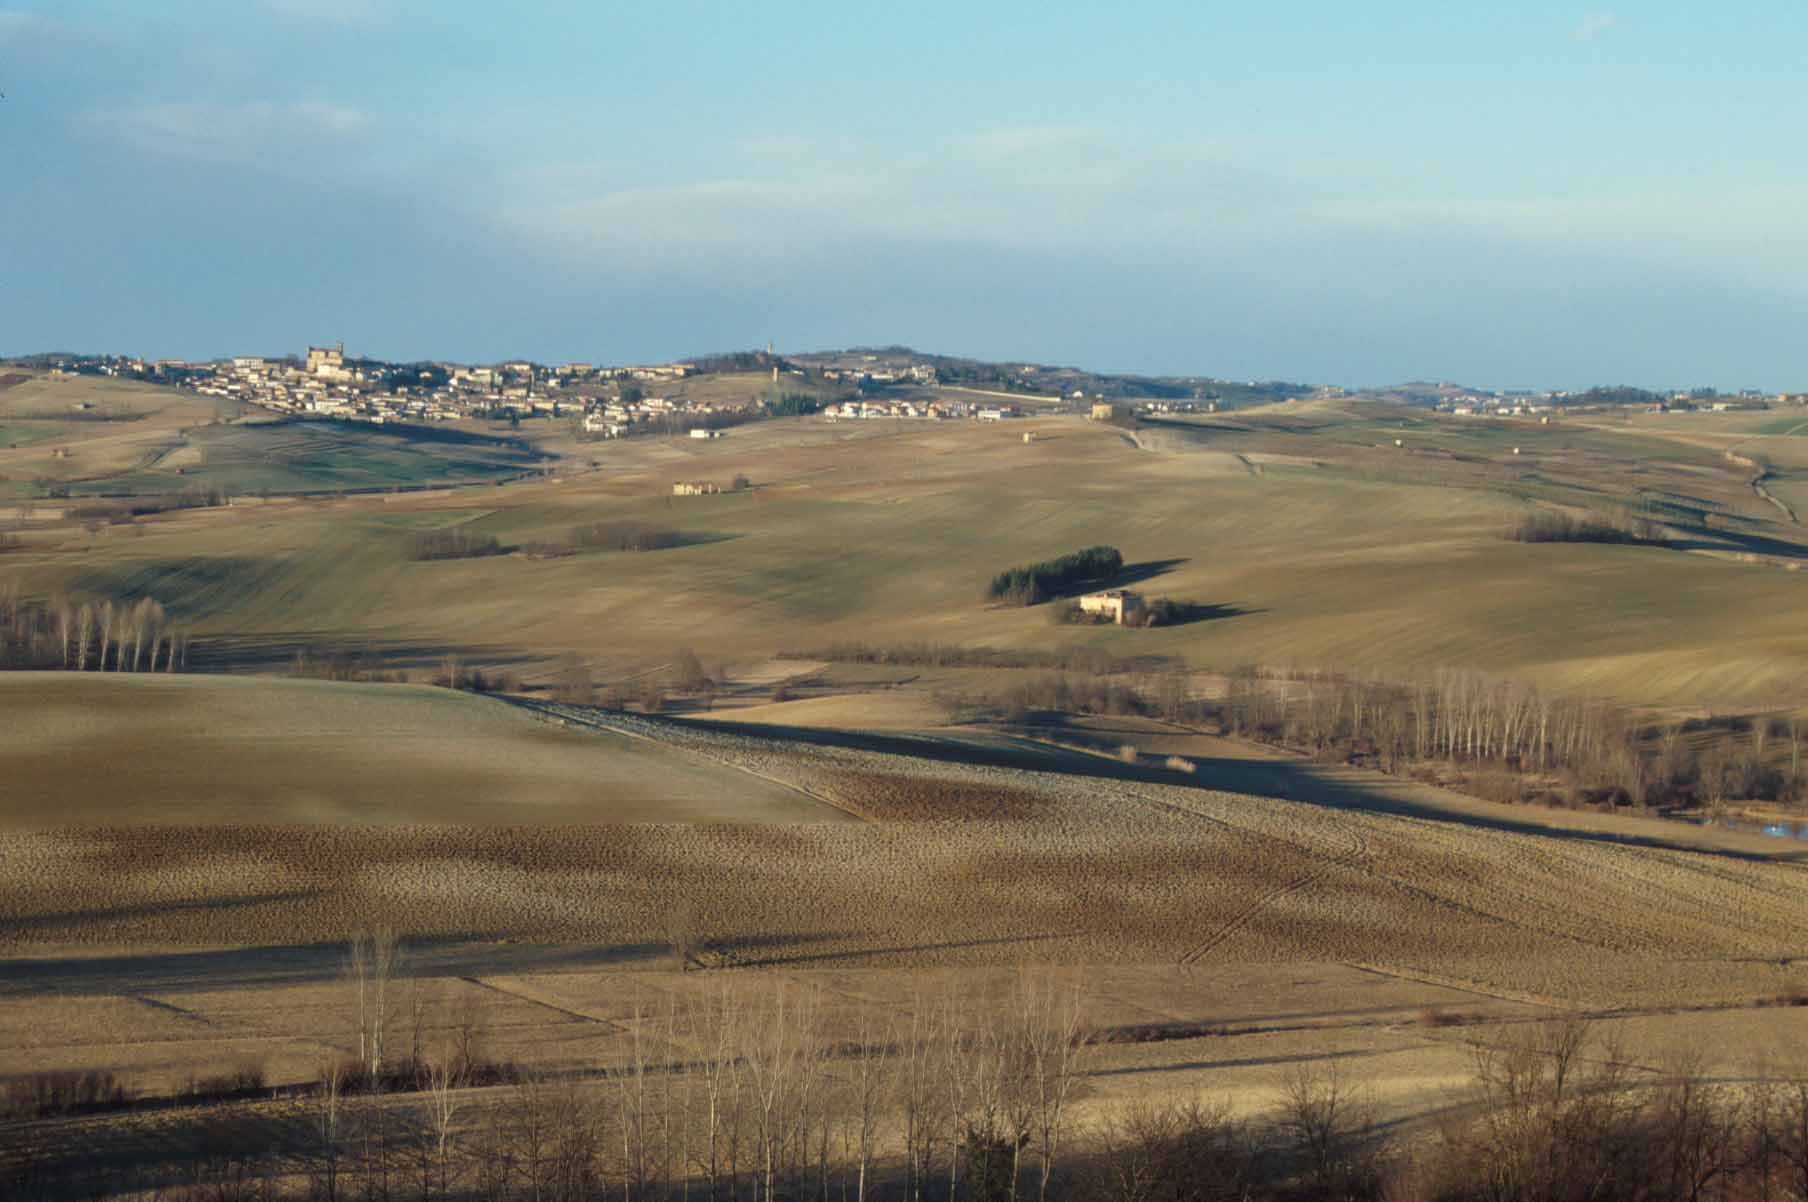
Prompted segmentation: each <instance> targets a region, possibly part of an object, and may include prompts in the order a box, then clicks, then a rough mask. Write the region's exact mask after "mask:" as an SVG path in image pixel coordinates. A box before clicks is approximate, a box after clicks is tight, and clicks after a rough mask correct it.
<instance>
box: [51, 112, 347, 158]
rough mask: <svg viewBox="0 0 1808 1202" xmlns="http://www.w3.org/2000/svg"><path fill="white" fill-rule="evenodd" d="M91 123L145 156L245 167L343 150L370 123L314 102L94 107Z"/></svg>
mask: <svg viewBox="0 0 1808 1202" xmlns="http://www.w3.org/2000/svg"><path fill="white" fill-rule="evenodd" d="M87 123H88V125H89V127H90V128H92V129H95V130H97V131H99V132H100V133H102V134H104V135H106V136H108V137H111V138H114V139H116V140H118V141H120V142H122V143H124V144H125V145H127V146H129V147H131V148H132V149H134V150H136V151H138V152H140V153H142V154H147V155H152V156H156V157H159V158H171V159H188V160H196V161H202V162H212V163H222V164H233V165H242V166H250V165H256V164H262V165H278V164H280V163H282V162H284V161H285V160H288V161H293V160H294V159H296V158H298V157H299V156H301V155H304V154H306V153H307V152H310V151H319V150H328V149H333V150H344V149H346V148H348V147H351V146H353V145H356V144H357V143H358V142H360V141H361V140H362V139H363V138H364V136H365V135H366V134H367V133H368V132H369V129H370V125H371V122H370V118H369V117H368V116H367V115H365V114H364V113H363V112H362V111H361V110H359V109H355V108H349V107H347V106H345V105H338V104H331V103H327V102H324V101H313V100H309V101H300V102H296V103H289V104H275V103H271V102H269V101H254V102H251V103H248V104H237V105H230V104H198V103H189V102H172V103H160V104H143V105H137V106H134V107H128V108H112V109H97V110H94V111H93V112H91V113H89V114H88V118H87Z"/></svg>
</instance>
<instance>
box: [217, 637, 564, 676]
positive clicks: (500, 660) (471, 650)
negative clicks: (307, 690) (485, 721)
mask: <svg viewBox="0 0 1808 1202" xmlns="http://www.w3.org/2000/svg"><path fill="white" fill-rule="evenodd" d="M449 655H453V656H457V657H458V659H459V661H460V662H461V663H463V664H464V665H465V666H466V667H474V668H482V669H485V670H488V669H491V668H515V667H521V666H523V665H527V664H532V663H536V662H538V661H539V658H540V657H537V656H535V655H532V654H530V653H528V652H526V651H521V650H519V649H515V648H502V647H476V646H471V645H468V644H460V643H442V642H432V641H428V640H423V639H373V638H368V637H365V636H363V635H354V634H335V633H333V632H332V631H293V632H287V631H283V632H273V633H270V634H230V635H218V636H209V637H207V638H206V639H196V640H195V643H194V647H193V649H192V651H191V652H190V655H189V663H188V667H189V670H190V671H193V672H254V673H260V674H269V675H278V676H280V675H285V674H287V673H288V672H289V670H290V669H292V668H293V667H294V665H295V662H296V658H297V656H304V657H305V658H306V659H307V660H309V661H310V662H314V663H320V664H326V663H332V662H342V663H345V664H348V665H352V666H354V667H356V668H359V669H363V670H368V671H372V672H420V671H426V670H430V669H431V670H437V669H438V668H440V666H441V665H442V664H443V663H444V662H445V659H446V657H447V656H449Z"/></svg>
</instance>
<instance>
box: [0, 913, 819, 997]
mask: <svg viewBox="0 0 1808 1202" xmlns="http://www.w3.org/2000/svg"><path fill="white" fill-rule="evenodd" d="M161 908H162V909H165V910H167V909H168V907H167V906H165V907H161ZM96 913H98V912H96ZM850 937H851V936H850V934H849V933H848V932H843V931H817V932H802V933H796V934H780V935H750V936H737V937H735V938H734V939H733V940H732V946H733V947H734V948H735V949H737V951H751V952H753V953H755V954H756V955H764V956H765V957H767V959H753V960H748V961H742V960H741V959H739V957H737V961H736V962H737V963H742V962H746V963H767V962H771V963H786V962H788V961H787V960H785V959H784V957H783V956H782V955H781V954H780V953H782V952H783V950H784V949H786V948H793V947H807V946H809V945H811V944H818V943H826V942H832V941H834V940H840V939H847V938H850ZM402 946H403V951H404V952H405V953H406V957H407V960H406V963H407V968H408V974H409V975H410V976H414V977H477V976H490V975H517V974H525V973H536V972H573V971H577V972H581V971H584V970H587V969H602V968H613V967H620V966H622V965H632V964H649V963H659V962H663V961H665V960H668V959H670V958H671V956H672V947H671V944H669V943H667V942H665V941H663V940H642V941H635V942H627V943H596V944H582V943H571V942H563V943H544V944H542V943H522V942H520V941H519V932H502V931H497V932H491V933H484V934H474V935H471V936H468V937H464V938H459V939H422V940H413V939H409V938H407V937H406V935H405V934H404V935H403V937H402ZM713 946H723V947H726V946H729V943H728V942H727V941H725V942H724V943H723V944H721V945H713ZM822 958H824V959H831V958H833V957H826V956H825V957H822ZM345 960H346V944H345V942H344V941H342V940H333V941H330V942H318V943H295V944H275V945H265V946H257V947H239V948H207V949H197V950H194V951H172V952H145V953H125V954H116V955H98V956H79V957H71V956H55V957H30V956H15V957H10V958H6V959H0V999H8V1000H16V999H23V998H32V997H47V996H66V997H80V996H100V995H118V994H121V993H158V992H183V993H189V992H194V991H197V990H208V989H248V988H266V987H272V986H284V985H322V984H330V983H332V982H334V981H337V980H340V979H341V978H342V977H343V975H344V971H345Z"/></svg>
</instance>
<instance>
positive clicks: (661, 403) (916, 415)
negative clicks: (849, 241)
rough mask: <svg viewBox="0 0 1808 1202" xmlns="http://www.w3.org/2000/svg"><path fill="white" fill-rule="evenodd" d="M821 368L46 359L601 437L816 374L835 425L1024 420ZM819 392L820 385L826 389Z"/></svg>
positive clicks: (284, 399)
mask: <svg viewBox="0 0 1808 1202" xmlns="http://www.w3.org/2000/svg"><path fill="white" fill-rule="evenodd" d="M870 358H872V359H873V360H874V364H873V365H870V366H869V365H862V364H859V363H853V364H846V363H840V364H833V365H830V364H822V365H813V366H812V367H811V369H810V370H809V371H807V372H806V371H805V370H804V369H801V368H799V367H796V366H793V365H789V364H786V365H783V366H781V365H780V363H779V362H778V361H774V362H772V363H771V364H770V366H768V367H766V368H765V370H767V371H769V372H770V387H769V388H767V389H764V390H763V391H764V392H765V393H766V395H765V396H763V397H762V396H759V395H749V396H743V397H739V398H734V399H729V400H717V401H706V400H698V399H694V398H689V397H685V396H665V395H660V393H661V392H662V391H663V390H664V389H665V388H666V387H668V386H670V385H673V384H676V383H678V382H681V381H684V380H686V379H689V378H691V377H694V376H697V375H699V374H700V371H701V369H700V368H699V367H698V366H697V365H696V364H693V363H663V364H655V365H649V366H629V367H596V366H593V365H592V364H588V363H566V364H562V365H559V366H556V367H547V366H544V365H541V364H537V363H530V362H527V361H515V362H508V363H501V364H497V365H494V366H486V367H465V366H458V365H453V364H440V363H434V364H426V365H419V364H416V365H406V366H398V365H393V364H389V363H384V362H381V361H376V360H352V359H348V358H347V357H346V355H345V349H344V346H343V345H342V344H340V345H334V346H330V347H309V348H308V352H307V356H306V358H304V359H266V358H262V357H258V356H238V357H235V358H232V359H226V360H220V361H215V362H204V363H195V362H187V361H183V360H173V359H163V360H155V361H149V360H142V359H133V358H117V357H100V356H95V357H89V356H65V355H57V356H47V357H46V359H47V365H48V366H49V367H50V369H51V372H52V374H64V375H77V374H82V375H105V376H111V377H115V378H125V379H140V380H147V381H153V382H157V383H163V384H170V385H174V386H176V387H180V388H185V389H188V390H190V391H193V392H196V393H200V394H201V395H204V396H215V397H220V398H222V399H226V400H233V401H239V402H243V403H245V404H250V405H257V406H260V407H262V408H265V409H269V410H272V411H274V412H277V413H283V414H289V415H292V416H296V417H313V418H331V419H336V420H341V421H356V422H369V423H373V424H377V425H382V424H385V423H392V422H406V423H416V424H421V423H429V422H451V421H459V420H464V419H471V418H481V419H488V420H492V421H495V420H511V419H512V420H516V421H519V420H522V419H528V418H554V419H566V420H570V421H573V422H574V423H576V425H577V428H578V429H579V430H581V431H582V432H583V433H584V434H586V435H589V436H591V437H595V438H604V439H607V438H622V437H627V436H629V435H631V434H636V433H643V432H645V433H654V432H657V433H677V432H685V431H688V432H689V433H690V434H691V435H692V436H693V437H697V438H708V437H712V436H714V435H716V434H717V433H719V427H720V426H724V425H732V424H735V422H736V421H739V420H745V419H746V418H747V417H749V416H753V415H758V414H759V413H760V412H761V411H763V410H764V409H765V407H766V406H767V404H768V403H769V402H771V401H772V400H773V399H774V398H777V399H779V400H781V401H782V400H783V399H784V398H785V397H786V393H785V392H784V389H785V388H786V386H787V385H791V386H794V387H803V386H804V385H805V384H806V382H807V380H808V377H811V376H813V377H814V378H815V381H816V382H817V384H818V386H820V385H821V384H828V385H831V386H838V387H839V388H841V389H843V390H845V392H846V393H847V395H848V397H849V399H846V400H835V399H833V398H832V397H826V398H818V397H816V396H815V395H814V394H812V395H811V396H810V398H809V399H808V403H806V404H803V405H800V404H799V403H798V402H797V399H796V396H795V395H793V397H792V399H791V402H790V404H789V405H788V406H785V405H781V406H780V408H781V409H784V410H785V411H787V412H820V413H821V414H822V415H823V416H824V417H826V418H827V419H828V420H831V421H857V420H863V419H877V418H886V419H895V420H906V419H908V420H924V421H934V420H941V419H947V418H977V419H980V420H1003V419H1006V418H1010V417H1016V416H1019V415H1020V412H1021V410H1020V408H1019V406H1018V405H1016V404H1014V403H1009V402H1003V401H1001V402H999V403H996V404H976V403H974V402H972V401H959V400H947V401H943V400H924V399H921V398H920V397H919V396H915V395H912V396H906V397H898V398H883V397H881V398H877V399H875V398H873V397H870V396H868V397H863V396H862V395H861V390H862V389H870V388H874V387H878V388H886V387H888V386H893V385H914V386H917V388H918V389H919V390H921V389H923V388H934V387H935V386H936V384H937V379H936V370H935V368H934V367H933V366H931V365H929V364H927V363H907V364H902V365H894V364H883V365H880V364H879V361H878V358H877V357H876V356H871V357H870ZM819 391H820V387H819Z"/></svg>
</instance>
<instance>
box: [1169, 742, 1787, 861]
mask: <svg viewBox="0 0 1808 1202" xmlns="http://www.w3.org/2000/svg"><path fill="white" fill-rule="evenodd" d="M1187 758H1188V759H1189V760H1191V761H1192V762H1193V764H1194V766H1195V772H1194V773H1193V775H1191V776H1188V777H1186V778H1184V779H1179V778H1176V777H1174V776H1173V775H1171V774H1170V775H1167V776H1166V777H1165V780H1164V783H1166V784H1170V785H1176V786H1179V787H1181V788H1192V789H1217V790H1227V791H1230V792H1235V793H1247V794H1250V795H1252V796H1257V797H1271V798H1275V799H1278V800H1282V801H1297V802H1304V803H1306V804H1308V805H1320V806H1325V807H1327V808H1330V809H1339V810H1360V811H1363V812H1366V813H1378V814H1389V815H1393V816H1395V817H1401V818H1417V819H1421V820H1424V821H1427V822H1445V823H1454V824H1457V825H1460V826H1468V827H1474V828H1477V829H1481V830H1490V831H1499V832H1501V833H1503V834H1512V835H1534V836H1537V837H1539V838H1543V839H1560V840H1563V841H1565V842H1574V843H1603V844H1610V845H1613V846H1617V847H1639V848H1647V849H1651V850H1659V851H1689V852H1699V853H1701V854H1704V855H1714V856H1723V857H1726V858H1728V859H1734V860H1743V861H1748V862H1751V863H1768V864H1797V865H1808V849H1804V850H1801V851H1794V852H1779V853H1766V852H1755V851H1745V850H1741V849H1739V848H1729V847H1717V846H1713V845H1711V844H1706V843H1701V842H1697V841H1695V840H1692V839H1690V838H1688V837H1687V835H1686V834H1685V833H1684V832H1683V831H1678V833H1677V838H1675V839H1668V838H1664V837H1662V836H1659V835H1652V834H1633V833H1630V832H1620V831H1589V830H1575V829H1569V828H1563V827H1554V826H1547V825H1545V824H1544V823H1541V822H1538V821H1537V820H1535V819H1532V818H1526V819H1518V818H1513V817H1509V816H1508V815H1506V814H1500V813H1496V814H1490V813H1484V812H1477V811H1473V810H1458V809H1451V808H1446V807H1444V806H1439V805H1434V804H1429V803H1425V802H1416V801H1412V800H1409V799H1407V798H1405V797H1401V796H1398V795H1396V794H1393V793H1391V792H1389V788H1390V785H1391V782H1390V781H1385V780H1383V781H1377V782H1376V783H1375V785H1374V787H1372V788H1370V787H1365V786H1363V785H1360V784H1356V783H1353V782H1348V781H1341V780H1336V779H1333V778H1331V777H1328V776H1326V775H1324V773H1323V772H1322V771H1319V770H1318V769H1320V768H1321V767H1322V766H1321V765H1316V764H1313V763H1311V762H1309V761H1304V760H1231V759H1222V758H1214V757H1200V756H1188V757H1187ZM1402 783H1404V782H1402ZM1474 804H1476V805H1478V806H1480V805H1486V804H1488V803H1485V802H1482V801H1480V800H1479V799H1477V800H1475V802H1474ZM1503 808H1506V807H1503ZM1527 808H1530V807H1527Z"/></svg>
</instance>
